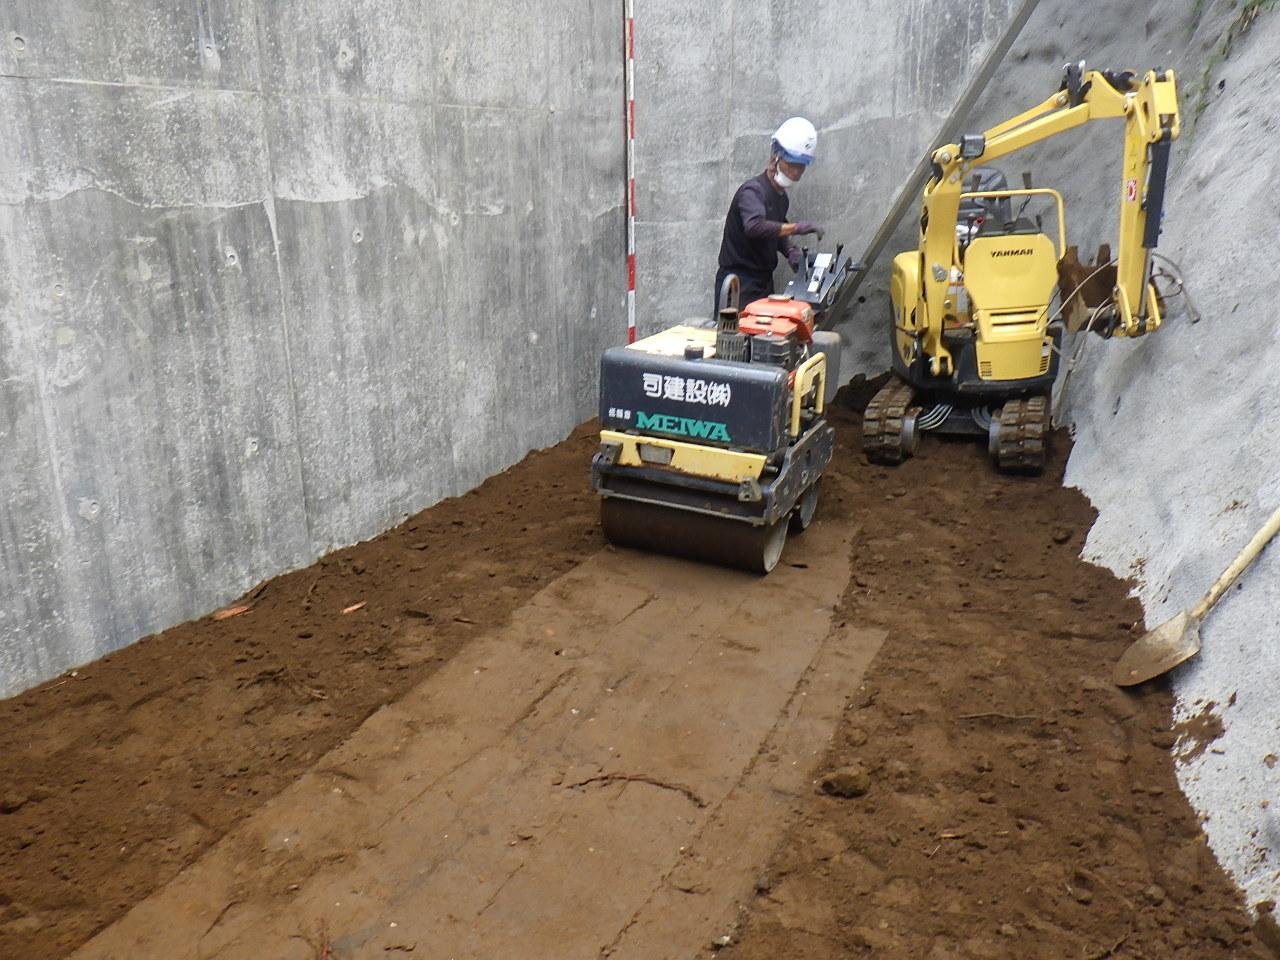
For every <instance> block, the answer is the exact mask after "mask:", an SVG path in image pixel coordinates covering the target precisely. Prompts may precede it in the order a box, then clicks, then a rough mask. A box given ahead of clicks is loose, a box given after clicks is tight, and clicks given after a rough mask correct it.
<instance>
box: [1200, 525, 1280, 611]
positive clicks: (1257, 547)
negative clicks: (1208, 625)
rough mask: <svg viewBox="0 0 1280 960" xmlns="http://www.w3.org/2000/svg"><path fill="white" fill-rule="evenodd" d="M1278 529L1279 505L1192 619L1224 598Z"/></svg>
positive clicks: (1219, 579) (1232, 563)
mask: <svg viewBox="0 0 1280 960" xmlns="http://www.w3.org/2000/svg"><path fill="white" fill-rule="evenodd" d="M1277 531H1280V507H1277V508H1276V512H1275V513H1273V514H1271V519H1270V520H1268V521H1267V522H1266V524H1265V525H1264V526H1263V527H1262V529H1261V530H1259V531H1258V532H1257V533H1255V534H1254V535H1253V539H1252V540H1250V541H1249V542H1248V543H1247V544H1245V548H1244V549H1243V550H1241V551H1240V555H1239V556H1238V557H1236V558H1235V559H1234V560H1233V561H1231V566H1229V567H1227V569H1226V571H1224V572H1223V574H1222V576H1220V577H1219V578H1218V582H1217V583H1215V584H1214V585H1213V586H1212V587H1210V588H1209V592H1208V593H1206V594H1205V595H1204V599H1203V600H1201V601H1200V603H1199V604H1197V605H1196V608H1195V609H1194V610H1192V611H1191V619H1193V620H1199V619H1201V618H1202V617H1203V616H1204V615H1205V614H1206V613H1208V612H1209V611H1210V610H1212V609H1213V605H1214V604H1215V603H1217V602H1218V601H1219V600H1220V599H1222V595H1223V594H1224V593H1226V592H1227V590H1228V588H1229V587H1230V586H1231V585H1232V584H1233V583H1235V582H1236V577H1238V576H1240V574H1242V573H1243V572H1244V570H1245V567H1247V566H1249V564H1251V563H1253V561H1254V560H1255V559H1256V558H1257V556H1258V554H1260V553H1261V552H1262V548H1263V547H1265V546H1266V545H1267V544H1268V543H1269V542H1270V541H1271V538H1272V537H1274V536H1275V535H1276V532H1277Z"/></svg>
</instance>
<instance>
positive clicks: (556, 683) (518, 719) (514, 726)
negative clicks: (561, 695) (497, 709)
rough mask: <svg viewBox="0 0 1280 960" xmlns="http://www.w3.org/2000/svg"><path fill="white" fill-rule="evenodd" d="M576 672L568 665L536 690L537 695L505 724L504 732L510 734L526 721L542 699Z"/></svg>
mask: <svg viewBox="0 0 1280 960" xmlns="http://www.w3.org/2000/svg"><path fill="white" fill-rule="evenodd" d="M576 674H577V670H576V669H574V668H573V667H570V668H569V669H568V670H565V671H563V672H562V673H561V674H560V675H559V676H557V677H556V678H555V679H554V680H552V681H551V682H550V683H548V684H547V685H546V686H545V687H543V688H542V690H540V691H539V692H538V695H537V696H536V697H534V698H533V700H531V701H530V702H529V705H528V706H527V707H525V708H524V709H523V710H522V711H520V715H519V716H518V717H516V718H515V719H514V720H512V721H511V723H509V724H508V725H507V729H506V731H505V732H506V734H508V735H510V734H511V733H514V732H515V730H516V729H517V728H518V727H522V726H524V725H525V724H526V723H528V721H529V719H530V718H531V717H532V716H533V715H534V714H535V713H537V712H538V707H540V706H542V704H543V701H545V700H546V699H547V698H548V697H549V696H551V695H552V694H553V693H555V692H556V691H557V690H559V689H560V688H561V687H563V686H564V685H565V684H567V683H568V682H569V681H570V680H572V679H573V678H574V676H575V675H576Z"/></svg>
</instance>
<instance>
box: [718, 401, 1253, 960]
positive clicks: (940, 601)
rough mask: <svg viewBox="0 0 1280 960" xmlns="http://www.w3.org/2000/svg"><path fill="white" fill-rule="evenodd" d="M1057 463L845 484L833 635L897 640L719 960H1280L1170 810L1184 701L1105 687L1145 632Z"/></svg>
mask: <svg viewBox="0 0 1280 960" xmlns="http://www.w3.org/2000/svg"><path fill="white" fill-rule="evenodd" d="M869 392H870V391H869V389H867V388H866V387H865V386H864V388H863V389H862V390H861V391H856V392H854V395H852V396H848V395H846V399H847V400H848V401H849V402H848V403H847V405H846V406H845V408H844V409H843V410H842V411H840V412H838V413H837V419H838V420H839V421H841V427H840V429H841V433H842V437H841V440H842V444H843V446H844V448H845V449H855V450H856V449H857V448H858V445H859V436H858V434H859V416H858V410H859V409H860V408H861V406H863V405H865V402H866V400H867V399H868V397H869ZM1055 440H1056V442H1055V450H1054V453H1053V458H1052V463H1051V465H1050V467H1049V469H1048V470H1047V471H1046V473H1045V475H1044V477H1042V478H1040V479H1025V478H1024V479H1018V478H1010V477H1005V476H999V475H998V474H996V473H995V472H994V471H993V470H991V469H990V467H989V465H988V464H987V463H986V458H985V453H984V451H983V450H982V448H981V447H980V446H979V445H977V444H973V445H970V444H965V443H946V442H939V441H937V440H931V441H928V442H926V443H925V444H924V445H923V449H922V451H921V455H920V456H919V457H918V458H916V459H914V460H911V461H909V462H907V463H906V464H904V465H902V466H901V467H899V468H896V469H893V470H885V469H876V468H869V467H866V466H860V465H857V464H851V463H844V464H840V465H838V467H837V469H839V470H841V472H847V473H848V475H849V476H850V478H851V479H852V480H853V482H855V483H856V484H857V485H858V487H859V489H860V493H861V496H862V498H863V502H864V510H863V512H862V533H861V537H860V538H859V540H857V541H855V548H854V560H853V563H854V579H853V582H852V583H851V585H850V588H849V590H848V591H847V593H846V594H845V597H844V601H843V607H842V611H841V612H842V614H843V616H845V617H847V618H848V619H849V620H851V621H854V622H859V623H863V624H867V625H879V626H883V627H885V628H887V629H888V631H889V636H888V639H887V640H886V641H885V644H884V646H883V647H882V649H881V652H880V655H879V657H878V658H877V659H876V661H875V662H874V663H873V665H872V667H871V669H870V670H869V671H868V673H867V676H866V680H865V682H864V684H863V686H862V688H861V690H860V691H859V692H858V694H857V696H855V697H854V699H853V701H852V702H851V705H850V707H849V709H848V710H847V712H846V715H845V717H844V721H843V725H842V728H841V730H840V731H839V733H838V734H837V737H836V740H835V741H834V743H833V746H832V749H831V751H830V753H829V755H828V757H827V761H826V769H827V770H829V771H831V772H832V773H838V774H840V776H834V777H831V776H829V779H828V782H827V791H828V792H824V791H823V790H822V789H821V786H820V787H819V788H818V789H816V790H815V792H814V794H813V796H812V797H811V798H809V799H808V800H807V801H806V802H805V804H804V806H803V808H802V809H801V810H800V811H799V812H798V818H797V822H796V823H795V824H794V825H793V827H792V829H791V831H790V834H789V837H788V839H787V841H786V842H785V844H784V846H783V848H782V849H781V850H780V851H779V853H778V854H777V855H776V857H775V862H774V863H773V865H772V866H771V867H770V869H769V871H768V873H767V874H766V875H765V879H764V880H763V882H762V883H761V884H759V885H758V889H757V892H758V896H757V897H756V900H755V902H754V904H753V905H752V908H751V910H750V912H749V915H748V919H747V922H746V930H745V934H744V936H743V939H742V941H741V943H740V944H738V945H735V946H734V947H732V948H730V949H728V950H725V951H723V952H722V953H721V956H722V957H723V958H724V960H730V958H732V960H750V958H761V960H764V958H768V960H773V958H777V957H783V956H804V957H807V958H812V960H821V958H827V957H860V956H875V957H881V958H904V960H905V958H912V960H915V958H929V960H951V958H956V960H959V958H1009V960H1014V958H1016V960H1029V958H1046V960H1049V958H1052V960H1059V958H1091V960H1102V958H1106V957H1116V958H1121V957H1133V958H1137V957H1146V958H1152V960H1156V958H1159V960H1167V958H1183V957H1185V958H1188V960H1190V958H1196V960H1211V958H1228V957H1237V958H1238V957H1260V956H1264V955H1268V954H1267V952H1266V951H1265V950H1264V948H1263V947H1262V946H1261V945H1260V944H1259V943H1258V939H1259V938H1261V939H1262V940H1263V942H1266V940H1267V932H1264V931H1263V930H1261V929H1259V930H1258V931H1257V932H1256V933H1255V932H1254V931H1253V930H1251V925H1250V921H1249V919H1248V918H1247V916H1246V915H1245V913H1244V912H1243V911H1242V909H1241V897H1240V895H1239V893H1238V891H1237V890H1236V889H1235V888H1234V886H1233V885H1232V884H1231V883H1230V881H1229V880H1228V879H1227V878H1226V876H1225V874H1224V873H1223V871H1222V870H1221V869H1220V867H1219V866H1218V864H1217V862H1216V861H1215V860H1214V858H1213V856H1212V854H1211V853H1210V852H1209V850H1208V847H1207V845H1206V843H1205V840H1204V836H1203V834H1202V832H1201V831H1200V829H1199V824H1198V822H1197V820H1196V817H1195V814H1194V812H1193V811H1192V810H1191V808H1190V806H1189V805H1188V803H1187V801H1186V799H1185V798H1184V796H1183V795H1182V793H1181V792H1180V791H1179V788H1178V785H1177V782H1176V779H1175V777H1174V772H1173V770H1174V768H1173V762H1172V758H1171V756H1170V751H1171V749H1173V748H1174V747H1175V743H1176V742H1177V736H1176V735H1175V733H1174V732H1172V731H1171V730H1170V710H1171V705H1172V704H1171V697H1170V694H1169V693H1168V691H1167V690H1166V689H1165V688H1163V687H1159V686H1152V685H1148V687H1147V688H1145V689H1142V690H1140V691H1139V692H1137V693H1136V694H1131V693H1126V692H1122V691H1121V690H1119V689H1117V688H1115V687H1113V686H1112V685H1111V684H1110V682H1109V681H1108V679H1107V678H1108V676H1109V673H1110V668H1111V665H1112V664H1113V663H1114V662H1115V660H1116V658H1117V657H1118V656H1119V654H1120V653H1121V651H1122V650H1123V649H1124V648H1125V645H1126V644H1128V643H1129V642H1131V641H1132V640H1133V639H1134V638H1135V636H1136V634H1135V629H1136V627H1137V626H1140V621H1141V618H1142V611H1141V608H1140V607H1139V605H1138V603H1137V601H1136V600H1133V599H1131V598H1129V597H1128V595H1127V589H1126V585H1125V584H1124V583H1121V582H1120V581H1117V580H1116V579H1115V578H1114V577H1112V576H1111V574H1109V573H1108V572H1106V571H1104V570H1102V569H1099V568H1097V567H1093V566H1090V565H1088V564H1086V563H1083V562H1081V561H1080V560H1079V559H1078V556H1079V553H1080V549H1081V546H1082V544H1083V542H1084V537H1085V535H1086V533H1087V532H1088V530H1089V528H1090V527H1091V526H1092V524H1093V520H1094V516H1095V514H1094V511H1093V510H1092V508H1091V507H1090V505H1089V503H1088V501H1087V500H1086V499H1085V498H1084V497H1083V496H1082V495H1081V494H1080V493H1079V492H1078V491H1076V490H1069V489H1065V488H1063V487H1062V486H1061V477H1062V471H1063V467H1064V465H1065V458H1066V453H1067V451H1068V446H1069V441H1068V440H1067V438H1066V437H1065V436H1061V435H1059V436H1057V437H1056V438H1055ZM1209 725H1210V724H1209V723H1206V724H1201V725H1200V727H1206V729H1204V730H1200V729H1199V727H1197V730H1196V731H1192V730H1186V731H1183V732H1184V733H1186V734H1187V735H1188V739H1194V740H1197V741H1202V740H1211V739H1212V738H1213V731H1212V730H1210V729H1207V726H1209ZM1197 731H1198V732H1197ZM850 783H852V784H853V785H854V787H855V788H856V789H854V790H853V791H848V790H843V789H841V788H842V787H846V786H848V785H849V784H850ZM864 788H865V789H864ZM833 790H834V791H835V792H837V793H849V792H852V793H855V794H858V795H856V796H851V797H845V798H841V797H839V796H834V795H830V793H829V791H833Z"/></svg>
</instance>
